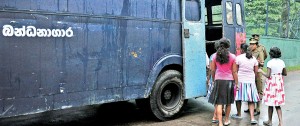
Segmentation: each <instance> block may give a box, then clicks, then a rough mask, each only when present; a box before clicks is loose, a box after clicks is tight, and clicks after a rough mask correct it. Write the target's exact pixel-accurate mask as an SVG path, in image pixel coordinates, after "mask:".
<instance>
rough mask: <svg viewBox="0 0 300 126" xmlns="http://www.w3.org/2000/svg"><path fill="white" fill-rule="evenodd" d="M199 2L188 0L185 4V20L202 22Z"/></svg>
mask: <svg viewBox="0 0 300 126" xmlns="http://www.w3.org/2000/svg"><path fill="white" fill-rule="evenodd" d="M199 10H200V4H199V0H187V1H186V2H185V19H186V20H189V21H200V17H201V15H200V11H199Z"/></svg>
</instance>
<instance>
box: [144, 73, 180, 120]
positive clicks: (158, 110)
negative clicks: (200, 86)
mask: <svg viewBox="0 0 300 126" xmlns="http://www.w3.org/2000/svg"><path fill="white" fill-rule="evenodd" d="M184 94H185V93H184V85H183V81H182V74H181V73H180V72H178V71H176V70H167V71H165V72H163V73H162V74H160V75H159V77H158V78H157V80H156V82H155V84H154V87H153V90H152V92H151V95H150V107H151V110H152V113H153V114H154V115H155V116H156V117H157V118H158V119H159V120H161V121H167V120H171V119H174V118H176V117H177V116H178V115H179V114H180V113H181V110H182V107H183V105H184V98H185V95H184Z"/></svg>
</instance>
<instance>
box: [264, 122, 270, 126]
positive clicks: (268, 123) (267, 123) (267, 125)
mask: <svg viewBox="0 0 300 126" xmlns="http://www.w3.org/2000/svg"><path fill="white" fill-rule="evenodd" d="M263 124H264V125H266V126H272V122H269V121H263Z"/></svg>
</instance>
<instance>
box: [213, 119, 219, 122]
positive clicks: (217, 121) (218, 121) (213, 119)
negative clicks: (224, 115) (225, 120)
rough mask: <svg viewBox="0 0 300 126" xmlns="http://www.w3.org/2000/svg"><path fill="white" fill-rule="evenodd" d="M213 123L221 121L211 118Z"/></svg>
mask: <svg viewBox="0 0 300 126" xmlns="http://www.w3.org/2000/svg"><path fill="white" fill-rule="evenodd" d="M211 123H219V120H214V119H212V120H211Z"/></svg>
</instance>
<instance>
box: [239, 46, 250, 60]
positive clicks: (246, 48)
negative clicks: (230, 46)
mask: <svg viewBox="0 0 300 126" xmlns="http://www.w3.org/2000/svg"><path fill="white" fill-rule="evenodd" d="M248 47H249V46H248V45H247V44H246V43H243V44H241V49H242V50H243V52H244V53H246V57H247V58H248V59H251V58H252V53H251V51H250V50H249V49H248Z"/></svg>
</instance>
